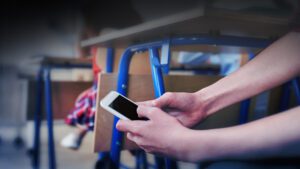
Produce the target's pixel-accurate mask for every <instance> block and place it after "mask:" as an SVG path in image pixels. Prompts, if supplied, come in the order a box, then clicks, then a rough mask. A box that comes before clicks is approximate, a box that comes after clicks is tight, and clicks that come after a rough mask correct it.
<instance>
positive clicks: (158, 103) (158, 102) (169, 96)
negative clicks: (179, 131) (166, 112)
mask: <svg viewBox="0 0 300 169" xmlns="http://www.w3.org/2000/svg"><path fill="white" fill-rule="evenodd" d="M174 99H175V94H174V93H171V92H167V93H165V94H163V95H162V96H160V97H159V98H157V99H155V100H153V102H152V104H153V106H155V107H159V108H162V107H167V106H170V107H171V106H172V104H173V102H174Z"/></svg>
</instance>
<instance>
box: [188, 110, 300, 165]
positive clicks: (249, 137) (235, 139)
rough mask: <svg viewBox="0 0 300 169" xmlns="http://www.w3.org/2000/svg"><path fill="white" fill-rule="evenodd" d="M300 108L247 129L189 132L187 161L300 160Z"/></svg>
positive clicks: (240, 127) (255, 122) (245, 127)
mask: <svg viewBox="0 0 300 169" xmlns="http://www.w3.org/2000/svg"><path fill="white" fill-rule="evenodd" d="M299 119H300V107H297V108H294V109H291V110H289V111H287V112H284V113H280V114H277V115H274V116H270V117H267V118H264V119H261V120H257V121H254V122H251V123H248V124H245V125H241V126H236V127H230V128H224V129H212V130H203V131H195V130H191V131H189V132H190V133H188V134H187V135H188V136H187V137H185V138H184V139H185V141H183V142H185V145H189V146H187V147H184V148H185V151H184V152H185V155H184V157H185V160H188V161H199V160H210V159H257V158H267V157H295V156H300V132H299V128H300V123H299Z"/></svg>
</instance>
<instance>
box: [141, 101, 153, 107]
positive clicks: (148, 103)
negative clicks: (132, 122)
mask: <svg viewBox="0 0 300 169" xmlns="http://www.w3.org/2000/svg"><path fill="white" fill-rule="evenodd" d="M153 101H154V100H148V101H143V102H137V105H144V106H154V104H153Z"/></svg>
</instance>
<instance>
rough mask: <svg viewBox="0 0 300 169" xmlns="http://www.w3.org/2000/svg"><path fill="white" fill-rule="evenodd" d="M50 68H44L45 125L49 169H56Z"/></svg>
mask: <svg viewBox="0 0 300 169" xmlns="http://www.w3.org/2000/svg"><path fill="white" fill-rule="evenodd" d="M50 71H51V68H50V67H47V68H45V74H44V76H45V77H44V80H45V94H46V97H45V101H46V113H47V125H48V152H49V153H48V157H49V168H50V169H56V160H55V147H54V135H53V118H52V96H51V94H52V93H51V75H50Z"/></svg>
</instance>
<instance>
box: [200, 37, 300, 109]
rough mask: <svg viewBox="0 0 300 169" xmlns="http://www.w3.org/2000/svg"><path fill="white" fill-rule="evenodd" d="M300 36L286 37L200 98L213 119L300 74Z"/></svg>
mask: <svg viewBox="0 0 300 169" xmlns="http://www.w3.org/2000/svg"><path fill="white" fill-rule="evenodd" d="M299 44H300V33H295V32H292V33H289V34H287V35H286V36H284V37H282V38H281V39H279V40H278V41H276V42H275V43H273V44H272V45H270V46H269V47H268V48H266V49H265V50H264V51H262V52H261V53H260V54H258V55H257V56H256V57H255V58H254V59H253V60H252V61H250V62H249V63H248V64H246V65H245V66H243V67H241V68H240V69H239V70H237V71H236V72H235V73H233V74H231V75H229V76H227V77H224V78H223V79H221V80H219V81H218V82H216V83H214V84H213V85H210V86H208V87H206V88H204V89H202V90H200V91H199V92H197V93H196V94H197V95H199V97H201V98H202V102H203V100H204V102H205V103H206V111H207V114H208V115H210V114H212V113H214V112H216V111H218V110H220V109H222V108H224V107H226V106H228V105H231V104H233V103H236V102H238V101H241V100H244V99H246V98H249V97H251V96H254V95H256V94H258V93H260V92H262V91H265V90H267V89H270V88H272V87H275V86H278V85H280V84H282V83H284V82H285V81H287V80H289V79H291V78H292V77H294V76H296V75H298V74H299V72H300V55H299V53H300V48H299Z"/></svg>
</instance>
